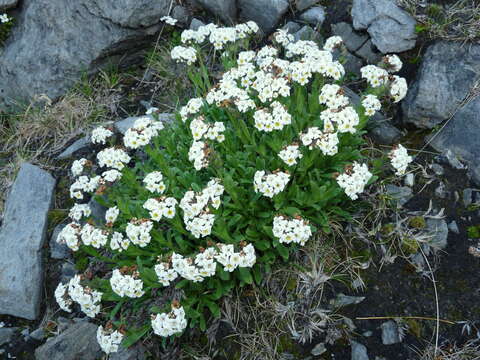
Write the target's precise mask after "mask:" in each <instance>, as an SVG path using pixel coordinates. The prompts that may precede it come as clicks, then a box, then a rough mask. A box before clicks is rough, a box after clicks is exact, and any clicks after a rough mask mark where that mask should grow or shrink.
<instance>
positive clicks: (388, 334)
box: [380, 320, 401, 345]
mask: <svg viewBox="0 0 480 360" xmlns="http://www.w3.org/2000/svg"><path fill="white" fill-rule="evenodd" d="M380 328H381V329H382V343H383V345H392V344H397V343H399V342H401V340H400V334H399V332H398V325H397V323H396V322H395V321H393V320H390V321H387V322H384V323H383V324H382V325H380Z"/></svg>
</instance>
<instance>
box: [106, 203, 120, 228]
mask: <svg viewBox="0 0 480 360" xmlns="http://www.w3.org/2000/svg"><path fill="white" fill-rule="evenodd" d="M118 214H120V210H118V207H116V206H114V207H111V208H109V209H108V210H107V211H106V212H105V221H106V222H107V224H113V223H114V222H115V220H117V217H118Z"/></svg>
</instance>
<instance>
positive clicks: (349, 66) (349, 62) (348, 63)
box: [342, 52, 363, 77]
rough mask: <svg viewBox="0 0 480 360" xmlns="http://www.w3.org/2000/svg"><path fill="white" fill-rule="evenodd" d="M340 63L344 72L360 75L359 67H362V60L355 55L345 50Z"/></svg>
mask: <svg viewBox="0 0 480 360" xmlns="http://www.w3.org/2000/svg"><path fill="white" fill-rule="evenodd" d="M342 65H343V68H344V69H345V73H346V74H354V75H355V76H357V77H358V76H360V69H361V68H362V67H363V61H362V59H360V58H358V57H356V56H355V55H353V54H351V53H349V52H347V54H346V55H345V57H344V61H343V62H342Z"/></svg>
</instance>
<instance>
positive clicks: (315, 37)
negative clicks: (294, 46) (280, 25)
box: [293, 25, 322, 43]
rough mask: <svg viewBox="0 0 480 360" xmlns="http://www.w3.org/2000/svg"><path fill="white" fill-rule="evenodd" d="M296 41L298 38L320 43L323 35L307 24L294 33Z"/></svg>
mask: <svg viewBox="0 0 480 360" xmlns="http://www.w3.org/2000/svg"><path fill="white" fill-rule="evenodd" d="M293 38H294V40H295V41H298V40H312V41H316V42H318V43H320V42H321V41H322V36H321V35H320V33H319V32H318V31H315V30H313V29H312V28H311V27H310V26H308V25H305V26H304V27H302V28H301V29H300V30H298V31H297V32H296V33H295V34H293Z"/></svg>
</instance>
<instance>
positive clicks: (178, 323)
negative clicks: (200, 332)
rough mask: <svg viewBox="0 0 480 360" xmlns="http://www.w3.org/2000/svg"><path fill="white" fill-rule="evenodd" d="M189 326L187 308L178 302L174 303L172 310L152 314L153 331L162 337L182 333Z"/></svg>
mask: <svg viewBox="0 0 480 360" xmlns="http://www.w3.org/2000/svg"><path fill="white" fill-rule="evenodd" d="M186 327H187V319H186V318H185V310H183V307H181V306H180V305H178V304H172V311H170V312H169V313H161V314H157V315H154V316H152V329H153V332H154V333H155V334H156V335H158V336H162V337H168V336H172V335H175V334H179V333H181V332H182V331H183V330H185V328H186Z"/></svg>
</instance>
